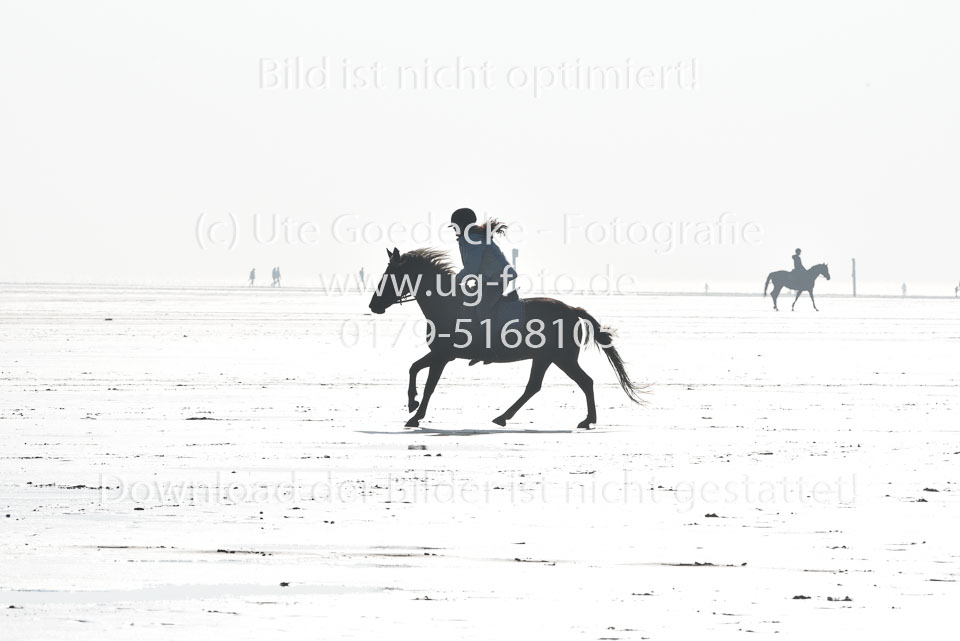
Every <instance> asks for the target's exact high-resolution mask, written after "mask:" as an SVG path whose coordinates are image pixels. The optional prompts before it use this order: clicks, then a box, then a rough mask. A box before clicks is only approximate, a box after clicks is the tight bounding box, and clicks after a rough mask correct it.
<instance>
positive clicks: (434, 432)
mask: <svg viewBox="0 0 960 641" xmlns="http://www.w3.org/2000/svg"><path fill="white" fill-rule="evenodd" d="M576 431H577V430H572V429H571V430H510V429H506V428H503V427H501V428H498V429H487V430H483V429H480V430H441V429H438V428H431V427H417V428H406V429H403V430H400V431H394V432H377V431H374V430H357V432H359V433H360V434H410V435H411V436H423V435H430V436H481V435H486V434H572V433H574V432H576Z"/></svg>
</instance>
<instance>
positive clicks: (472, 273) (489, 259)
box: [450, 208, 517, 347]
mask: <svg viewBox="0 0 960 641" xmlns="http://www.w3.org/2000/svg"><path fill="white" fill-rule="evenodd" d="M450 223H451V225H452V226H453V228H454V229H455V230H456V234H457V245H458V246H459V248H460V260H461V262H462V263H463V269H461V270H460V271H459V272H458V273H457V275H456V277H455V281H454V282H455V284H456V286H457V290H458V291H459V292H461V293H463V294H464V297H465V300H464V307H465V308H466V309H465V311H466V312H467V317H468V318H470V319H471V320H472V321H473V322H474V323H477V324H478V326H477V327H476V328H471V330H472V332H473V333H474V334H475V335H476V336H480V335H482V334H483V332H482V331H481V330H480V327H479V323H480V321H482V320H484V319H486V318H490V317H491V316H492V314H493V309H494V307H496V305H497V303H498V302H499V301H500V299H501V298H503V297H504V296H505V295H506V294H507V286H508V285H509V284H510V283H511V282H512V281H514V280H515V279H516V278H517V272H516V271H515V270H514V269H513V266H512V265H510V263H509V262H507V258H506V256H504V255H503V251H501V249H500V247H499V246H497V243H496V242H494V240H493V236H494V235H495V234H503V233H504V232H506V230H507V226H506V225H503V224H501V223H500V222H498V221H496V220H489V221H487V222H486V223H484V224H483V225H477V215H476V214H475V213H474V212H473V210H472V209H467V208H462V209H458V210H457V211H455V212H453V215H451V216H450ZM470 278H475V279H476V280H477V281H478V282H477V290H476V292H475V293H473V294H466V293H465V292H464V290H463V289H462V287H463V285H462V283H463V282H464V281H465V280H467V279H470ZM484 347H489V346H484Z"/></svg>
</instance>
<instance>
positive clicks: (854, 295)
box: [850, 258, 857, 298]
mask: <svg viewBox="0 0 960 641" xmlns="http://www.w3.org/2000/svg"><path fill="white" fill-rule="evenodd" d="M850 260H851V261H852V262H853V297H854V298H856V297H857V259H856V258H851V259H850Z"/></svg>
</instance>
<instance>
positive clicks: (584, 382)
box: [557, 360, 597, 430]
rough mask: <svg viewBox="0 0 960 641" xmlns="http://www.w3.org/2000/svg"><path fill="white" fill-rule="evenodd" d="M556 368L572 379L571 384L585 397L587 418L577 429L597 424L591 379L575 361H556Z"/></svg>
mask: <svg viewBox="0 0 960 641" xmlns="http://www.w3.org/2000/svg"><path fill="white" fill-rule="evenodd" d="M557 367H559V368H560V369H561V370H562V371H563V373H564V374H566V375H567V376H569V377H570V378H572V379H573V382H574V383H576V384H577V385H579V386H580V389H581V390H583V393H584V395H585V396H586V397H587V418H585V419H583V420H582V421H580V424H579V425H577V429H584V430H588V429H590V424H591V423H596V422H597V406H596V404H595V403H594V399H593V379H592V378H590V375H589V374H587V373H586V372H585V371H583V368H582V367H580V363H578V362H577V361H576V360H566V361H557Z"/></svg>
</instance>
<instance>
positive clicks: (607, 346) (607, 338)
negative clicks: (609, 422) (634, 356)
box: [574, 307, 646, 403]
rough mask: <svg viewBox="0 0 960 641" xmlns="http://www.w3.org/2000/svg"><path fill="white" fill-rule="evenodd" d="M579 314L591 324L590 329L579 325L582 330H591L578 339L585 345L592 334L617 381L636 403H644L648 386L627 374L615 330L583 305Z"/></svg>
mask: <svg viewBox="0 0 960 641" xmlns="http://www.w3.org/2000/svg"><path fill="white" fill-rule="evenodd" d="M574 311H576V313H577V316H579V317H580V319H582V320H584V321H586V322H587V323H588V324H589V330H584V329H583V328H581V327H579V324H578V329H580V331H589V332H590V334H589V335H588V336H583V335H582V334H581V335H579V336H578V337H577V340H578V342H579V344H580V345H585V344H586V342H587V340H589V338H590V336H592V337H593V344H594V345H595V346H597V347H599V348H600V349H601V350H602V351H603V353H604V355H605V356H606V357H607V360H608V361H610V366H611V367H613V371H614V372H616V374H617V382H618V383H620V387H621V388H622V389H623V391H624V393H625V394H626V395H627V396H628V397H629V398H630V400H631V401H633V402H634V403H643V402H644V400H643V399H642V398H641V397H640V394H642V393H643V392H644V391H646V387H645V386H643V385H638V384H637V383H634V382H633V381H632V380H631V379H630V375H629V374H627V368H626V366H625V364H624V362H623V358H621V357H620V352H618V351H617V348H616V347H614V346H613V338H614V331H613V330H612V329H610V328H609V327H601V325H600V323H599V322H598V321H597V319H596V318H594V317H593V316H591V315H590V314H589V313H588V312H587V311H586V310H585V309H583V308H582V307H577V308H575V310H574Z"/></svg>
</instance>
